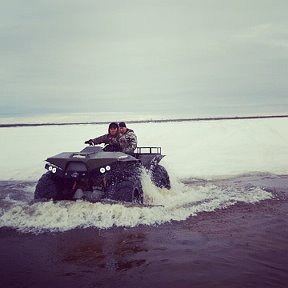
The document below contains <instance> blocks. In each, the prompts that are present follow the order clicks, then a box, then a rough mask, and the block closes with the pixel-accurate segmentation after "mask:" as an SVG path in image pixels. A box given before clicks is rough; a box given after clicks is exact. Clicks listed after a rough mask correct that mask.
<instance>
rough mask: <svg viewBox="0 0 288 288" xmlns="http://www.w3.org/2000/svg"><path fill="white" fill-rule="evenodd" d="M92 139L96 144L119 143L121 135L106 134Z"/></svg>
mask: <svg viewBox="0 0 288 288" xmlns="http://www.w3.org/2000/svg"><path fill="white" fill-rule="evenodd" d="M92 141H93V143H94V144H95V145H97V144H101V143H104V144H108V145H119V136H118V135H117V136H115V137H113V136H111V135H110V134H105V135H102V136H99V137H96V138H94V139H92Z"/></svg>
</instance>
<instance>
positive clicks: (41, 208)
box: [0, 171, 271, 233]
mask: <svg viewBox="0 0 288 288" xmlns="http://www.w3.org/2000/svg"><path fill="white" fill-rule="evenodd" d="M169 174H170V180H171V184H172V185H171V186H172V187H171V189H170V190H168V189H161V188H158V187H156V186H155V185H154V184H153V183H152V181H151V178H150V176H149V175H148V174H147V172H145V171H143V173H142V186H143V191H144V205H143V206H140V205H131V204H125V203H113V204H112V203H89V202H85V201H76V202H74V201H61V202H57V203H54V202H52V201H48V202H44V203H31V201H30V200H31V199H32V196H33V191H32V190H33V189H31V186H30V187H29V188H27V189H26V191H25V193H28V194H29V195H30V196H28V197H27V198H26V200H23V199H22V200H19V199H18V200H13V198H11V197H9V194H8V195H7V196H6V197H5V198H4V199H2V200H1V202H0V227H12V228H15V229H17V230H19V231H22V232H32V233H41V232H45V231H66V230H70V229H74V228H86V227H97V228H102V229H104V228H110V227H113V226H120V227H121V226H122V227H134V226H137V225H157V224H161V223H165V222H169V221H172V220H176V221H181V220H185V219H187V218H188V217H191V216H194V215H197V214H198V213H199V212H203V211H214V210H215V209H219V208H225V207H228V206H230V205H233V204H235V203H237V202H246V203H255V202H257V201H260V200H264V199H268V198H271V194H270V193H268V192H266V191H264V190H262V189H260V188H257V187H256V188H251V189H249V190H245V189H244V188H235V187H228V188H227V187H226V188H223V187H222V188H221V187H218V186H215V185H213V184H203V185H184V184H183V183H181V182H180V181H179V180H178V179H177V178H175V177H173V174H171V173H169ZM171 175H172V177H171ZM27 199H28V200H29V201H28V200H27Z"/></svg>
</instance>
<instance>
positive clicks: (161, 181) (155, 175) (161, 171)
mask: <svg viewBox="0 0 288 288" xmlns="http://www.w3.org/2000/svg"><path fill="white" fill-rule="evenodd" d="M152 181H153V183H154V184H155V185H156V186H157V187H159V188H166V189H170V188H171V184H170V179H169V175H168V173H167V171H166V169H165V168H164V167H163V166H161V165H156V166H155V167H154V169H153V170H152Z"/></svg>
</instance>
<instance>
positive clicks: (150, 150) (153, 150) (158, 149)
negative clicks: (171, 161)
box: [136, 147, 161, 155]
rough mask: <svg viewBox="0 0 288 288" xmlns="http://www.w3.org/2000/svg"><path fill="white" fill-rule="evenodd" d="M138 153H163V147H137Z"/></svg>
mask: <svg viewBox="0 0 288 288" xmlns="http://www.w3.org/2000/svg"><path fill="white" fill-rule="evenodd" d="M136 154H138V155H139V154H142V155H143V154H144V155H147V154H157V155H158V154H161V147H137V150H136Z"/></svg>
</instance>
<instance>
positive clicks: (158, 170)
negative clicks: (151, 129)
mask: <svg viewBox="0 0 288 288" xmlns="http://www.w3.org/2000/svg"><path fill="white" fill-rule="evenodd" d="M164 156H165V155H162V154H161V148H160V147H138V148H137V151H136V153H135V154H134V155H133V156H131V155H128V154H125V153H122V152H107V151H105V148H104V149H102V148H101V147H100V146H89V147H86V148H85V149H83V150H82V151H80V152H64V153H60V154H58V155H55V156H53V157H49V158H48V159H47V160H46V161H47V164H46V165H45V168H46V169H47V170H48V172H47V173H45V174H43V175H42V177H41V178H40V179H39V181H38V183H37V186H36V190H35V195H34V198H35V199H44V200H45V199H53V200H73V199H85V200H88V201H91V202H96V201H101V200H103V199H110V200H116V201H125V202H135V203H143V189H142V185H141V172H142V169H143V168H145V169H146V170H147V171H148V172H149V174H150V175H151V179H152V181H153V182H154V184H155V185H156V186H157V187H160V188H167V189H170V179H169V176H168V173H167V171H166V169H165V168H164V167H163V166H161V165H160V164H159V162H160V160H161V159H162V158H163V157H164Z"/></svg>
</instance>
